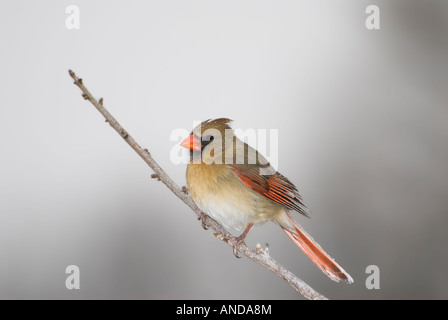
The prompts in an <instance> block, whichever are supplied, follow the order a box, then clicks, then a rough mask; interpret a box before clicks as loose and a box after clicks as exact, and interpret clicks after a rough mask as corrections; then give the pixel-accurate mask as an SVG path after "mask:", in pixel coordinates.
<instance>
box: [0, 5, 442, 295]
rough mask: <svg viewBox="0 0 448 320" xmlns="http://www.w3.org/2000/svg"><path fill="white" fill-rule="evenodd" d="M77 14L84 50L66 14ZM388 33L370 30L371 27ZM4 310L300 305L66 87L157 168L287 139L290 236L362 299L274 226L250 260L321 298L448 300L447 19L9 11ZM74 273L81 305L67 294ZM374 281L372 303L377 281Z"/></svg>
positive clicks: (404, 14) (48, 8) (271, 10)
mask: <svg viewBox="0 0 448 320" xmlns="http://www.w3.org/2000/svg"><path fill="white" fill-rule="evenodd" d="M70 4H76V5H78V6H79V8H80V14H81V16H80V17H81V28H80V30H67V28H66V27H65V20H66V18H67V16H68V15H67V14H66V13H65V9H66V7H67V6H68V5H70ZM369 4H376V5H378V6H379V8H380V10H381V29H380V30H374V31H370V30H367V29H366V28H365V19H366V17H367V15H366V13H365V9H366V7H367V5H369ZM1 7H2V8H1V10H0V39H1V45H0V46H1V50H0V58H1V59H0V70H1V76H0V88H1V89H0V90H1V94H0V127H1V130H2V134H1V138H0V150H1V151H0V152H1V166H0V175H1V177H0V178H1V179H0V195H1V202H0V257H1V258H0V298H4V299H12V298H21V299H23V298H39V299H42V298H63V299H78V298H143V299H164V298H174V299H178V298H179V299H185V298H191V299H204V298H209V299H214V298H223V299H240V298H247V299H301V297H300V296H299V295H298V294H297V293H296V292H295V291H294V290H293V289H292V288H290V287H289V286H288V285H287V284H286V283H285V282H283V281H282V280H280V279H279V278H277V277H276V276H274V275H273V274H272V273H270V272H269V271H267V270H265V269H264V268H262V267H260V266H259V265H257V264H255V263H253V262H252V261H250V260H248V259H246V258H243V259H235V258H234V257H233V254H232V251H231V249H230V248H229V247H228V246H226V245H224V244H223V243H221V242H220V241H218V240H217V239H215V238H213V237H211V235H210V234H211V232H210V231H204V230H203V229H202V228H201V226H200V223H199V222H198V221H197V220H196V218H195V216H194V215H193V214H192V212H191V211H190V210H189V209H188V208H187V207H186V206H185V205H184V204H183V203H182V202H181V201H180V200H178V199H177V198H176V197H175V196H174V195H173V194H172V193H171V192H170V191H169V190H168V189H167V188H165V187H164V186H163V185H162V184H161V183H160V182H156V181H154V180H152V179H150V174H151V173H152V172H151V170H149V169H148V168H147V167H146V165H145V164H144V163H143V161H142V160H141V159H139V157H138V156H137V155H136V154H135V153H134V152H133V151H132V150H131V149H130V148H129V147H128V146H127V145H126V144H125V143H124V142H123V141H122V140H121V139H120V138H119V136H118V135H117V134H116V133H115V132H114V131H113V130H112V129H111V128H110V127H109V126H108V125H106V124H105V123H104V120H103V118H102V117H101V116H100V114H99V113H98V112H97V111H96V110H95V109H94V108H93V107H92V106H91V105H90V104H89V103H88V102H85V101H84V100H83V99H82V98H81V96H80V91H79V89H78V88H77V87H75V86H74V85H73V83H72V80H71V79H70V78H69V76H68V74H67V70H68V69H69V68H72V69H73V70H74V71H75V72H76V73H77V74H78V75H79V76H80V77H82V78H83V79H84V81H85V84H86V85H87V87H88V88H89V89H90V90H91V91H92V92H93V94H94V95H96V96H97V97H104V99H105V105H106V107H107V108H109V110H110V111H111V112H112V114H114V115H115V116H116V117H117V118H118V120H119V121H120V122H121V123H122V125H123V126H124V127H125V128H126V129H127V130H129V132H130V133H131V134H132V135H133V136H134V138H135V139H136V140H137V141H138V142H139V143H140V144H142V146H143V147H147V148H149V149H150V150H151V152H152V154H153V156H154V157H155V158H156V160H157V161H158V162H159V164H160V165H161V166H162V167H163V168H164V169H165V170H166V171H167V172H168V173H169V174H170V175H171V176H172V177H173V179H175V181H176V182H178V183H179V184H180V185H184V184H185V178H184V172H185V166H184V165H179V166H176V165H174V164H172V163H171V162H170V158H169V153H170V150H171V148H172V147H173V145H175V144H176V142H172V141H170V140H169V136H170V133H171V131H172V130H173V129H176V128H185V129H187V130H191V126H192V121H193V120H204V119H208V118H214V117H223V116H225V117H230V118H233V119H234V120H235V122H234V127H237V128H242V129H248V128H255V129H258V128H265V129H278V130H279V138H280V139H279V146H278V147H279V171H280V172H281V173H282V174H284V175H286V176H287V177H289V178H290V180H292V181H293V182H294V183H295V184H296V185H297V186H298V187H299V189H300V191H301V193H302V195H303V197H304V199H305V202H306V204H307V205H308V206H309V208H310V209H311V210H312V212H313V216H312V218H311V219H306V218H303V217H298V218H297V220H298V221H299V223H301V224H302V225H303V226H304V227H305V228H306V229H307V230H308V231H309V232H310V233H311V234H312V235H313V237H314V239H316V240H317V241H318V242H319V243H320V244H321V245H322V247H323V248H324V249H325V250H326V251H328V252H329V253H330V255H331V256H333V257H334V258H335V259H336V260H337V261H338V262H339V263H340V264H341V265H342V266H343V267H344V268H345V269H346V270H347V271H348V272H349V273H350V274H351V275H352V276H353V278H354V279H355V283H354V284H353V285H345V284H337V283H334V282H332V281H331V280H329V279H328V278H327V277H326V276H325V275H324V274H323V273H322V272H320V271H319V270H318V269H317V268H316V267H315V266H314V265H313V264H312V263H311V262H310V261H309V260H308V259H307V258H306V257H305V256H304V254H302V253H301V252H300V251H299V250H298V249H297V248H296V247H295V246H294V244H293V243H292V242H291V241H290V240H289V239H288V237H286V235H285V234H284V233H283V232H282V231H281V230H280V229H279V228H278V226H276V225H274V224H272V223H268V224H265V225H264V226H261V227H258V228H254V229H253V230H252V231H251V233H250V234H249V236H248V239H247V243H248V245H249V246H251V247H255V245H256V244H257V243H269V245H270V251H271V255H272V256H273V257H274V258H275V259H277V260H278V261H279V262H280V263H281V264H283V265H284V266H286V267H287V268H289V269H290V270H291V271H293V272H294V273H296V274H297V275H298V276H299V277H301V278H302V279H303V280H304V281H306V282H307V283H309V284H310V285H311V286H312V287H314V288H315V289H316V290H318V291H320V292H321V293H323V294H324V295H326V296H328V297H329V298H338V299H347V298H353V299H360V298H363V299H380V298H384V299H391V298H400V299H417V298H437V299H446V298H448V288H447V285H448V276H447V274H448V273H447V269H448V255H447V247H446V245H447V241H448V233H447V231H446V227H447V222H448V216H447V210H448V209H447V208H448V146H447V141H448V125H447V122H448V108H447V101H448V93H447V83H448V62H447V61H448V59H447V58H448V36H447V31H448V2H447V1H404V0H402V1H398V0H397V1H393V2H391V3H389V2H387V1H369V2H366V1H355V0H353V1H337V2H336V1H329V0H328V1H298V0H295V1H260V0H257V1H205V0H203V1H196V0H193V1H70V2H69V1H3V2H2V6H1ZM71 264H75V265H78V266H79V268H80V270H81V289H80V290H73V291H68V290H67V289H66V288H65V279H66V276H67V275H66V274H65V268H66V267H67V266H68V265H71ZM372 264H373V265H378V266H379V268H380V270H381V283H380V286H381V288H380V290H367V289H366V287H365V279H366V277H367V275H366V274H365V270H366V267H367V266H368V265H372Z"/></svg>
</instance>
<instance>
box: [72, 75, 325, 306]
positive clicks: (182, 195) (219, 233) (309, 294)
mask: <svg viewBox="0 0 448 320" xmlns="http://www.w3.org/2000/svg"><path fill="white" fill-rule="evenodd" d="M68 72H69V74H70V76H71V77H72V78H73V80H75V82H74V83H75V85H76V86H78V87H79V89H81V91H82V97H83V98H84V99H85V100H89V101H90V102H91V103H92V104H93V105H94V106H95V108H96V109H97V110H98V111H99V112H100V113H101V114H102V115H103V116H104V118H105V119H106V122H108V123H109V124H110V126H111V127H112V128H114V129H115V131H117V132H118V134H119V135H120V136H121V137H122V138H123V139H124V140H125V141H126V142H127V143H128V144H129V145H130V146H131V148H132V149H134V151H135V152H137V154H138V155H139V156H140V157H141V158H142V159H143V161H145V162H146V164H147V165H148V166H149V167H150V168H151V169H152V170H153V171H154V174H153V175H152V176H151V177H152V178H156V179H158V180H160V181H162V182H163V183H164V184H165V185H166V186H167V187H168V189H170V190H171V191H172V192H173V193H174V194H175V195H176V196H177V197H178V198H179V199H180V200H182V201H183V202H184V203H185V204H186V205H188V206H189V207H190V208H191V210H193V211H194V212H195V213H196V214H197V216H198V218H200V219H202V223H203V226H208V227H210V228H212V229H213V230H214V231H215V234H214V235H215V236H216V237H217V238H219V239H220V240H222V241H223V242H225V243H227V244H228V245H230V246H235V245H236V248H237V251H238V252H240V253H241V254H243V255H245V256H247V257H248V258H250V259H252V260H253V261H255V262H257V263H259V264H260V265H262V266H264V267H265V268H267V269H268V270H271V271H272V272H273V273H275V274H276V275H278V276H279V277H280V278H282V279H283V280H285V281H286V282H287V283H289V284H290V285H291V286H292V287H293V288H294V289H295V290H297V292H299V293H300V294H301V295H303V296H304V297H305V298H307V299H312V300H326V299H327V298H325V297H324V296H323V295H321V294H320V293H318V292H316V291H315V290H314V289H313V288H311V287H310V286H309V285H307V284H306V283H305V282H303V281H302V280H301V279H299V278H298V277H297V276H295V275H294V274H293V273H292V272H290V271H288V270H287V269H285V268H284V267H283V266H281V265H280V264H278V263H277V262H276V261H275V260H274V259H273V258H271V257H270V256H269V255H267V254H263V253H258V252H256V251H252V250H250V249H249V248H248V247H247V246H246V244H245V243H244V242H242V243H238V242H236V239H235V237H232V236H231V235H230V234H229V233H228V232H227V231H226V230H225V229H224V228H223V227H222V226H221V225H220V224H219V223H218V222H216V221H215V220H214V219H212V218H211V217H209V216H207V215H205V214H204V213H202V212H201V211H200V210H199V208H198V207H197V206H196V205H195V203H194V202H193V200H192V199H191V197H190V196H189V195H188V193H187V192H186V190H185V189H183V188H180V187H179V186H178V185H177V184H176V183H175V182H174V181H173V180H172V179H171V178H170V177H169V176H168V175H167V174H166V173H165V171H164V170H163V169H162V168H161V167H160V166H159V165H158V164H157V162H155V161H154V159H153V158H152V156H151V154H150V153H149V151H148V149H142V147H140V145H139V144H138V143H137V142H136V141H135V140H134V138H132V136H131V135H130V134H129V133H128V132H127V131H126V130H125V129H124V128H123V127H122V126H121V125H120V124H119V123H118V121H117V120H116V119H115V118H114V117H113V116H112V115H111V114H110V113H109V111H107V109H106V108H105V107H104V106H103V98H100V99H99V101H98V100H96V99H95V98H94V97H93V95H92V94H91V93H90V92H89V90H87V88H86V87H85V86H84V83H83V81H82V79H81V78H78V77H77V76H76V74H75V73H74V72H73V71H72V70H69V71H68Z"/></svg>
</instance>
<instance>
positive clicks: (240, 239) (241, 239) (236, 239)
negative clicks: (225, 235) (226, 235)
mask: <svg viewBox="0 0 448 320" xmlns="http://www.w3.org/2000/svg"><path fill="white" fill-rule="evenodd" d="M230 239H231V240H233V241H232V242H233V243H232V247H233V255H234V256H235V257H237V258H238V259H240V258H241V257H240V256H239V255H238V249H237V247H238V246H239V245H240V244H241V243H243V242H244V237H231V238H230ZM230 239H229V240H230Z"/></svg>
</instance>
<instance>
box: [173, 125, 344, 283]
mask: <svg viewBox="0 0 448 320" xmlns="http://www.w3.org/2000/svg"><path fill="white" fill-rule="evenodd" d="M231 122H232V120H230V119H228V118H218V119H214V120H211V119H208V120H205V121H203V122H202V123H201V124H199V125H197V126H196V127H195V128H194V129H193V130H192V131H191V133H190V135H189V136H188V137H187V138H185V139H184V140H183V141H182V142H181V146H182V147H184V148H186V149H188V150H189V156H190V159H189V163H188V165H187V170H186V182H187V190H188V193H189V194H190V196H191V198H192V199H193V201H194V203H195V204H196V205H197V207H198V208H199V209H200V210H201V212H202V213H204V214H206V215H208V216H210V217H212V218H213V219H215V220H216V221H217V222H219V223H220V224H221V225H222V226H223V227H224V228H225V229H226V230H227V231H229V232H232V233H235V232H242V233H241V234H240V235H239V236H238V237H236V240H237V241H236V243H241V242H244V239H245V238H246V236H247V234H248V232H249V230H250V229H251V228H252V226H253V225H260V224H263V223H265V222H268V221H273V222H274V223H276V224H278V225H279V226H280V228H281V229H282V230H283V231H284V232H285V233H286V234H287V235H288V237H289V238H290V239H291V240H292V241H293V242H294V243H295V244H296V245H297V247H299V248H300V249H301V250H302V251H303V252H304V253H305V254H306V255H307V256H308V257H309V258H310V259H311V261H312V262H314V264H315V265H316V266H318V267H319V268H320V269H321V270H322V271H323V273H324V274H326V275H327V276H328V277H329V278H330V279H332V280H334V281H336V282H339V281H342V282H345V283H352V282H353V278H352V277H351V276H350V275H349V274H348V273H347V272H345V270H344V269H343V268H342V267H341V266H340V265H339V264H337V263H336V262H335V261H334V260H333V259H332V258H331V257H330V256H329V255H328V254H327V253H326V252H325V251H324V250H323V249H322V248H321V247H320V246H319V244H318V243H316V242H315V241H314V240H313V238H312V237H311V236H310V235H309V234H308V233H307V232H305V230H304V229H303V228H302V227H301V226H300V225H299V224H298V223H297V222H296V221H295V220H294V219H293V218H292V217H291V214H290V213H291V211H296V212H298V213H300V214H301V215H303V216H306V217H309V210H308V208H307V207H306V206H305V205H304V203H303V199H302V197H301V195H300V194H299V191H298V189H297V187H296V186H295V185H294V184H293V183H292V182H291V181H290V180H289V179H288V178H286V177H285V176H283V175H282V174H280V173H279V172H277V171H276V170H275V169H274V168H273V167H272V165H271V164H270V163H269V162H268V161H267V160H266V158H265V157H264V156H263V155H262V154H261V153H259V152H258V151H257V150H256V149H254V148H252V147H251V146H249V145H248V144H247V143H245V142H243V141H241V140H240V139H239V138H238V137H237V136H236V135H235V133H234V131H233V129H232V127H231V126H230V123H231ZM233 249H234V254H235V255H236V256H238V255H237V251H236V245H235V246H234V248H233Z"/></svg>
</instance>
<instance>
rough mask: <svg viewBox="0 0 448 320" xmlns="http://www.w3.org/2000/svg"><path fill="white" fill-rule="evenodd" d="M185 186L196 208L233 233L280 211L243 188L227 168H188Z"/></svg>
mask: <svg viewBox="0 0 448 320" xmlns="http://www.w3.org/2000/svg"><path fill="white" fill-rule="evenodd" d="M187 187H188V191H189V193H190V195H191V197H192V199H193V201H194V202H195V203H196V205H197V206H198V208H199V209H200V210H201V211H202V212H204V213H206V214H207V215H209V216H211V217H212V218H214V219H215V220H217V221H218V222H219V223H220V224H221V225H222V226H223V227H224V228H225V229H226V230H227V231H229V232H230V233H232V234H240V233H241V232H243V231H244V230H245V228H246V227H247V225H248V224H249V223H254V224H257V223H262V222H265V221H267V220H270V219H271V216H272V215H274V214H275V213H276V211H278V209H279V208H278V207H277V206H276V205H274V204H273V203H271V202H270V201H269V200H267V199H265V198H264V197H263V196H261V195H259V194H258V193H256V192H254V191H253V190H251V189H250V188H248V187H247V186H245V185H244V183H242V181H241V180H240V179H239V178H238V177H237V176H236V174H235V173H234V172H233V171H232V170H231V169H230V167H228V166H227V165H217V164H211V165H205V164H190V165H188V167H187Z"/></svg>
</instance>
